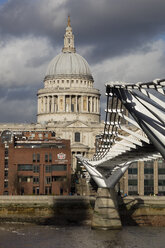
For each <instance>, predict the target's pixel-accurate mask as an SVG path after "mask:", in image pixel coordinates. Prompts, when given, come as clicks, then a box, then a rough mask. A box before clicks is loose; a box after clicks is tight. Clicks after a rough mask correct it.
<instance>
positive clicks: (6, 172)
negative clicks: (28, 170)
mask: <svg viewBox="0 0 165 248" xmlns="http://www.w3.org/2000/svg"><path fill="white" fill-rule="evenodd" d="M4 174H5V179H6V178H7V177H8V170H5V173H4Z"/></svg>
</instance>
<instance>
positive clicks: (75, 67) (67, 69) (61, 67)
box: [45, 52, 93, 80]
mask: <svg viewBox="0 0 165 248" xmlns="http://www.w3.org/2000/svg"><path fill="white" fill-rule="evenodd" d="M70 76H72V77H74V76H76V77H80V76H81V77H84V78H86V79H89V80H92V79H93V78H92V75H91V72H90V68H89V65H88V63H87V61H86V60H85V59H84V58H83V57H82V56H80V55H79V54H77V53H75V52H62V53H60V54H58V55H57V56H56V57H55V58H54V59H52V61H51V62H50V63H49V65H48V68H47V71H46V75H45V78H59V77H70Z"/></svg>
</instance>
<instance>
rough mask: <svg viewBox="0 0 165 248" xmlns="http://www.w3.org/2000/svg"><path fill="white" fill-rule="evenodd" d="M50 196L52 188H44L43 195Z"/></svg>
mask: <svg viewBox="0 0 165 248" xmlns="http://www.w3.org/2000/svg"><path fill="white" fill-rule="evenodd" d="M51 194H52V188H51V187H45V195H51Z"/></svg>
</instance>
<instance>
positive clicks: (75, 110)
mask: <svg viewBox="0 0 165 248" xmlns="http://www.w3.org/2000/svg"><path fill="white" fill-rule="evenodd" d="M74 112H77V96H75V111H74Z"/></svg>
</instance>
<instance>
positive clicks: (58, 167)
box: [52, 164, 67, 171]
mask: <svg viewBox="0 0 165 248" xmlns="http://www.w3.org/2000/svg"><path fill="white" fill-rule="evenodd" d="M66 170H67V165H66V164H53V165H52V171H66Z"/></svg>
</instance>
